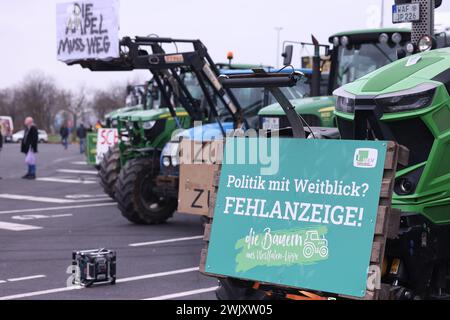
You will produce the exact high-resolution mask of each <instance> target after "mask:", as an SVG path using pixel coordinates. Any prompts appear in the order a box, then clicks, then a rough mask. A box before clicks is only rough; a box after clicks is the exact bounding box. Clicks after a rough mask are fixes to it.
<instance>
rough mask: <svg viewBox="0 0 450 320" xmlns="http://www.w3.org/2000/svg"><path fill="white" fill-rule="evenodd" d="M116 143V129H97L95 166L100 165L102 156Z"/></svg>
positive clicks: (117, 136)
mask: <svg viewBox="0 0 450 320" xmlns="http://www.w3.org/2000/svg"><path fill="white" fill-rule="evenodd" d="M117 143H119V132H118V131H117V129H109V128H104V129H103V128H102V129H98V132H97V156H96V161H95V162H96V164H97V165H98V164H100V162H101V161H102V159H103V156H104V155H105V153H107V152H108V150H109V148H112V147H114V146H115V145H116V144H117Z"/></svg>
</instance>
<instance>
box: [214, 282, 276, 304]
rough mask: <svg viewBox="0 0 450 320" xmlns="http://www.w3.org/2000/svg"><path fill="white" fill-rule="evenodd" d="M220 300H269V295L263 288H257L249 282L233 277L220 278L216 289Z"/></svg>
mask: <svg viewBox="0 0 450 320" xmlns="http://www.w3.org/2000/svg"><path fill="white" fill-rule="evenodd" d="M216 297H217V299H218V300H268V299H269V297H268V296H267V295H266V293H265V292H263V291H261V290H255V289H253V288H252V287H251V285H250V284H249V283H248V282H245V281H241V280H238V279H233V278H226V279H220V280H219V288H217V290H216Z"/></svg>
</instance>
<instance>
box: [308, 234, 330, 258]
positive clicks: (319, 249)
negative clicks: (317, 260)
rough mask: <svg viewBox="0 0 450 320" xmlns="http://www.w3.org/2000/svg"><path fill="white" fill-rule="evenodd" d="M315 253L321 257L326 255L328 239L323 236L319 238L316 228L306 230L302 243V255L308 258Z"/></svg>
mask: <svg viewBox="0 0 450 320" xmlns="http://www.w3.org/2000/svg"><path fill="white" fill-rule="evenodd" d="M315 254H318V255H319V256H320V257H321V258H326V257H328V240H326V239H325V236H324V237H323V238H321V237H320V236H319V232H317V230H311V231H307V232H306V239H305V242H304V245H303V256H304V257H305V258H306V259H310V258H312V257H313V256H314V255H315Z"/></svg>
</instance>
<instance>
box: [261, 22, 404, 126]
mask: <svg viewBox="0 0 450 320" xmlns="http://www.w3.org/2000/svg"><path fill="white" fill-rule="evenodd" d="M410 40H411V31H410V30H409V29H398V28H384V29H370V30H354V31H349V32H340V33H336V34H334V35H332V36H330V37H329V42H330V43H331V44H332V45H333V48H332V49H329V47H328V46H327V45H318V43H317V41H316V40H315V39H314V37H313V43H299V44H301V46H302V47H304V46H306V45H313V46H314V48H315V55H314V57H313V61H315V63H317V65H315V66H314V68H313V70H314V71H315V72H317V73H318V76H317V77H318V78H319V79H320V78H321V77H322V76H321V72H320V71H321V69H322V68H323V67H324V66H325V65H328V68H329V76H328V84H327V85H326V86H323V85H321V86H320V88H321V89H320V90H319V89H317V91H316V94H313V95H312V96H311V97H308V98H305V99H298V100H293V101H292V104H293V106H294V107H295V109H296V111H297V113H299V114H300V113H301V115H302V117H303V118H304V120H305V121H306V123H308V125H310V126H314V127H332V126H336V119H335V116H334V112H333V111H334V107H335V104H336V99H335V97H333V95H332V93H333V90H334V89H336V88H338V87H340V86H342V85H344V84H346V83H349V82H352V81H354V80H356V79H358V78H360V77H362V76H364V75H366V74H368V73H369V72H371V71H374V70H376V69H378V68H380V67H382V66H384V65H386V64H389V63H391V62H393V61H395V60H396V59H397V52H398V51H399V50H402V49H406V45H407V44H408V43H409V42H410ZM289 43H294V44H297V43H296V42H292V41H286V43H285V45H284V47H285V49H284V53H283V56H284V58H285V61H284V64H286V65H289V64H290V63H291V60H292V52H293V45H292V44H289ZM320 47H324V48H325V55H326V56H327V57H329V58H327V59H322V60H321V58H320V51H319V49H320ZM317 87H319V85H317ZM259 116H260V125H261V127H262V128H263V129H272V130H276V129H281V128H285V127H287V126H289V123H288V121H287V118H286V116H285V114H284V112H283V109H282V108H281V107H280V105H279V104H274V105H271V106H268V107H266V108H263V109H261V110H260V112H259Z"/></svg>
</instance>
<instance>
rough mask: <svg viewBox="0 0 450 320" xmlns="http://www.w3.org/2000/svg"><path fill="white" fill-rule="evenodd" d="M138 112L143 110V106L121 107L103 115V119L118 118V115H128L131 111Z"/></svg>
mask: <svg viewBox="0 0 450 320" xmlns="http://www.w3.org/2000/svg"><path fill="white" fill-rule="evenodd" d="M140 110H144V106H143V105H142V104H139V105H136V106H132V107H123V108H120V109H117V110H114V111H111V112H110V113H108V114H106V115H105V118H106V119H108V118H110V119H116V118H118V117H119V116H120V114H122V113H129V112H133V111H140Z"/></svg>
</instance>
